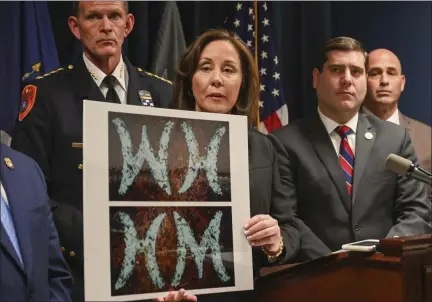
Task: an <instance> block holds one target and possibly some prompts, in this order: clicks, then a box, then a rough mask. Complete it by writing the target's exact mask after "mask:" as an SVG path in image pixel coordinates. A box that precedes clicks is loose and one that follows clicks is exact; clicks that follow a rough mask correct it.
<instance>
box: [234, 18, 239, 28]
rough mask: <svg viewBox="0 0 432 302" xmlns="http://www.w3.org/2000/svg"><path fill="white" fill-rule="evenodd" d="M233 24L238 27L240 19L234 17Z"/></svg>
mask: <svg viewBox="0 0 432 302" xmlns="http://www.w3.org/2000/svg"><path fill="white" fill-rule="evenodd" d="M234 26H235V27H240V20H239V19H236V20H235V21H234Z"/></svg>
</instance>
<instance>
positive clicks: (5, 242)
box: [0, 224, 25, 274]
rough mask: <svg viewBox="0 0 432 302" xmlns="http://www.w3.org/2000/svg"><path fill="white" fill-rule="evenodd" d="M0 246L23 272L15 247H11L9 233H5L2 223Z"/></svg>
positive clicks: (0, 227)
mask: <svg viewBox="0 0 432 302" xmlns="http://www.w3.org/2000/svg"><path fill="white" fill-rule="evenodd" d="M0 246H1V247H2V248H3V249H4V250H5V252H6V253H8V254H9V256H10V257H11V258H12V259H13V260H14V261H15V264H16V265H17V267H19V269H20V270H21V271H22V272H23V274H25V272H24V268H23V266H22V265H21V263H20V260H19V258H18V255H17V253H16V252H15V248H14V247H13V245H12V242H11V241H10V239H9V235H8V234H7V233H6V230H5V229H4V227H3V224H0Z"/></svg>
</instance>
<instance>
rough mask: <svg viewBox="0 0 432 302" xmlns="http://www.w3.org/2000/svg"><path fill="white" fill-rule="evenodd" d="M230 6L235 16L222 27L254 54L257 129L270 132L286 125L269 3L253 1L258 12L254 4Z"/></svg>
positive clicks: (285, 108)
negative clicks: (231, 31)
mask: <svg viewBox="0 0 432 302" xmlns="http://www.w3.org/2000/svg"><path fill="white" fill-rule="evenodd" d="M232 6H233V10H234V14H233V17H231V18H229V17H227V19H226V20H225V27H226V28H227V29H230V30H233V31H234V32H236V33H237V34H238V35H239V36H240V38H241V39H242V40H243V41H244V42H245V43H246V44H247V45H248V47H249V49H250V50H251V52H252V54H253V55H254V56H255V54H256V59H257V63H258V72H259V75H260V101H259V102H260V104H259V105H260V106H259V109H260V124H259V130H260V131H261V132H264V133H269V132H271V131H273V130H275V129H277V128H280V127H282V126H284V125H286V124H288V107H287V105H286V103H285V100H284V95H283V89H282V84H281V74H280V62H279V56H278V54H277V53H276V45H275V42H274V35H273V29H272V20H271V16H272V14H271V9H272V7H271V2H260V1H256V6H257V8H258V9H257V11H256V10H255V7H254V1H245V2H236V3H233V4H232ZM255 24H257V26H256V25H255ZM256 38H257V40H256ZM256 46H257V47H256Z"/></svg>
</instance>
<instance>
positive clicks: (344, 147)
mask: <svg viewBox="0 0 432 302" xmlns="http://www.w3.org/2000/svg"><path fill="white" fill-rule="evenodd" d="M335 132H336V133H337V134H339V136H340V137H341V139H342V140H341V143H340V148H339V162H340V164H341V166H342V170H343V172H344V175H345V183H346V186H347V189H348V194H349V196H350V197H351V195H352V186H353V175H354V153H353V151H352V150H351V147H350V145H349V144H348V139H347V136H348V134H350V133H351V128H350V127H348V126H345V125H344V126H339V127H336V129H335Z"/></svg>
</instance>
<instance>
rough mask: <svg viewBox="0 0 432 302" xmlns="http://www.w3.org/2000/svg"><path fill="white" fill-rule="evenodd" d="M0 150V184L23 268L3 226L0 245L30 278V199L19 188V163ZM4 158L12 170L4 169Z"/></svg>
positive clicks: (31, 255) (0, 148) (5, 151)
mask: <svg viewBox="0 0 432 302" xmlns="http://www.w3.org/2000/svg"><path fill="white" fill-rule="evenodd" d="M0 150H1V152H0V154H1V161H2V162H1V164H0V172H1V182H2V184H3V187H4V190H5V192H6V195H7V199H8V204H9V208H10V211H11V216H12V219H13V221H14V226H15V231H16V235H17V239H18V243H19V246H20V252H21V255H22V259H23V262H24V267H23V266H22V265H21V262H20V261H19V259H18V255H17V254H16V251H15V249H14V247H13V245H12V243H11V241H10V239H9V236H8V235H7V233H6V231H5V230H4V228H3V225H1V227H0V229H1V230H0V245H2V247H3V248H4V249H5V250H6V251H7V252H8V253H9V254H10V256H11V257H12V258H13V259H14V260H15V262H16V264H17V267H19V268H20V270H21V271H22V272H23V273H25V274H26V275H27V276H28V277H31V276H32V270H33V261H32V260H33V253H32V245H31V242H32V238H31V237H30V230H31V229H30V225H29V221H30V217H29V215H28V203H29V198H30V197H29V196H28V195H26V194H27V193H26V192H24V190H22V188H21V187H20V183H22V181H23V177H22V176H23V175H22V172H21V171H20V169H21V167H20V166H19V162H17V161H16V160H14V159H15V158H14V156H13V155H12V154H11V153H12V152H10V151H9V150H8V148H7V147H5V146H1V147H0ZM6 157H7V158H10V160H11V161H12V163H14V165H15V166H14V168H13V169H10V168H8V167H6V165H5V164H4V158H6ZM30 202H31V201H30Z"/></svg>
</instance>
